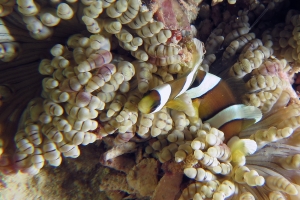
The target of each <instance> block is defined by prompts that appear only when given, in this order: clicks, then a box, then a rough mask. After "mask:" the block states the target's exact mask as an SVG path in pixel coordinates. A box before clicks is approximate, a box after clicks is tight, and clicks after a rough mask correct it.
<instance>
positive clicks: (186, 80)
mask: <svg viewBox="0 0 300 200" xmlns="http://www.w3.org/2000/svg"><path fill="white" fill-rule="evenodd" d="M193 42H194V44H195V45H194V47H193V48H194V49H193V60H192V61H191V65H192V66H193V68H192V70H191V71H190V72H189V73H187V74H185V75H183V76H181V77H180V78H178V79H176V80H173V81H170V82H167V83H164V84H162V85H159V86H157V87H155V88H153V89H152V90H150V91H148V92H147V93H146V94H144V97H143V98H142V100H141V101H140V102H139V104H138V108H139V110H140V111H141V112H142V113H146V114H149V113H155V112H157V111H160V110H161V109H162V108H163V107H164V106H165V105H166V104H167V102H169V101H171V100H173V99H175V98H176V97H178V96H180V95H181V94H183V93H184V92H186V91H187V89H188V88H189V87H190V86H191V85H192V83H193V82H194V80H195V77H196V75H197V72H198V67H199V65H200V64H201V63H202V61H203V56H204V53H205V50H204V47H203V43H202V42H201V41H200V40H198V39H196V38H194V39H193Z"/></svg>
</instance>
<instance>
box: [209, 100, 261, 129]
mask: <svg viewBox="0 0 300 200" xmlns="http://www.w3.org/2000/svg"><path fill="white" fill-rule="evenodd" d="M261 118H262V114H261V111H260V110H259V109H258V108H256V107H254V106H246V105H244V104H237V105H232V106H229V107H228V108H225V109H224V110H222V111H220V112H219V113H218V114H216V115H215V116H213V117H212V118H210V119H208V120H206V121H205V122H207V123H209V124H210V125H211V126H213V127H215V128H220V127H221V126H223V125H224V124H226V123H227V122H230V121H232V120H237V119H255V123H256V122H258V121H259V120H260V119H261Z"/></svg>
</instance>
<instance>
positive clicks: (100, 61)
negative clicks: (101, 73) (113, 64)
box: [77, 49, 112, 72]
mask: <svg viewBox="0 0 300 200" xmlns="http://www.w3.org/2000/svg"><path fill="white" fill-rule="evenodd" d="M111 59H112V55H111V53H110V51H106V50H102V49H100V50H98V51H96V52H95V53H93V54H92V55H90V56H89V58H88V59H87V60H86V61H84V62H82V63H80V64H79V65H78V67H77V69H78V71H79V72H88V71H90V70H93V69H96V68H100V67H102V66H103V65H104V64H107V63H109V62H110V61H111Z"/></svg>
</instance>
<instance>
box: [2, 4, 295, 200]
mask: <svg viewBox="0 0 300 200" xmlns="http://www.w3.org/2000/svg"><path fill="white" fill-rule="evenodd" d="M293 6H294V7H297V6H299V5H297V4H293V3H290V2H289V1H288V0H286V1H283V0H282V1H280V0H274V1H273V0H268V1H254V0H253V1H252V0H244V1H238V2H235V1H232V0H228V2H223V1H222V0H221V1H219V0H216V1H215V0H213V1H208V0H207V1H206V0H204V1H201V0H199V1H197V0H195V1H184V0H180V1H171V0H156V1H149V2H142V1H139V0H117V1H114V0H110V1H101V0H100V1H97V0H81V1H80V2H79V1H76V0H66V1H65V2H62V1H54V0H53V1H49V2H48V1H41V0H37V1H33V0H18V1H14V0H2V1H1V0H0V8H1V9H0V16H1V18H0V22H1V23H0V26H1V29H0V31H1V36H0V59H1V63H0V72H1V73H0V113H1V116H0V172H1V173H3V174H6V175H5V176H4V175H3V177H5V179H6V180H9V178H10V177H22V176H24V174H22V173H25V174H29V175H30V176H32V175H35V176H34V177H36V179H38V180H36V182H39V184H40V186H37V185H39V184H37V183H33V182H34V181H32V180H34V178H31V177H30V178H28V180H29V183H30V184H31V187H32V188H34V187H44V186H41V185H42V184H43V180H41V179H42V178H41V177H43V176H42V175H44V174H48V176H47V179H48V180H51V179H56V180H57V181H58V182H60V181H61V182H64V183H65V184H63V185H64V186H65V187H67V186H66V185H71V186H73V187H71V186H68V187H67V188H69V189H70V188H72V189H71V190H72V191H73V189H74V188H76V186H75V185H76V184H77V185H79V186H77V187H79V188H80V187H84V186H82V185H84V182H85V181H89V180H91V183H90V186H93V187H95V185H100V190H101V191H105V193H106V195H107V196H109V197H110V198H111V199H122V198H127V199H129V198H133V199H142V198H152V199H216V200H219V199H226V198H228V199H230V198H232V199H272V200H273V199H298V198H299V191H300V186H299V184H300V183H299V181H298V178H299V177H298V176H299V162H300V161H299V160H300V158H299V155H300V152H299V145H300V144H299V142H298V138H299V134H298V133H299V131H298V127H299V126H300V122H299V119H298V118H299V116H300V113H298V111H300V102H299V100H298V90H299V89H298V88H299V87H298V84H299V81H298V79H299V76H298V75H297V73H298V72H299V58H300V56H299V52H300V51H299V49H300V48H299V44H300V42H299V41H300V37H299V30H300V29H299V27H300V23H299V21H300V14H299V13H300V12H299V11H298V10H289V9H290V8H291V7H293ZM274 13H275V14H274ZM276 15H278V16H276ZM197 16H198V18H197V19H196V17H197ZM283 18H284V19H283ZM190 24H194V25H190ZM195 38H198V39H200V40H201V41H203V42H205V45H204V46H205V48H202V49H200V50H201V51H195V49H194V46H195V42H194V41H195ZM204 53H205V54H204ZM196 54H199V55H200V57H201V59H203V62H202V63H201V65H200V66H199V69H200V70H202V71H206V72H208V71H209V72H210V73H213V74H215V75H218V76H220V77H221V78H223V79H224V80H225V81H227V83H228V85H229V87H230V88H233V89H232V93H233V96H234V98H236V99H237V103H240V104H239V105H240V106H242V107H243V108H245V107H247V108H251V109H254V108H256V109H257V108H258V109H259V110H260V112H261V113H262V119H261V120H260V121H259V122H257V123H255V124H253V121H251V123H249V124H245V125H247V127H246V126H245V127H243V130H240V129H239V126H237V123H235V122H233V123H232V124H233V125H231V128H230V129H226V130H225V129H224V127H219V126H217V125H216V124H214V123H213V122H212V121H213V120H207V119H206V118H205V117H203V115H201V114H200V117H201V118H198V117H199V116H198V117H197V116H196V117H195V116H194V114H191V112H192V113H193V112H194V108H195V104H194V103H193V102H192V100H191V98H190V97H189V96H188V95H187V94H182V95H181V96H179V97H178V99H177V100H180V102H181V103H182V104H183V105H184V107H185V108H186V110H180V109H178V110H176V109H169V108H167V107H164V108H163V109H161V110H159V111H158V112H156V113H149V114H145V113H142V112H141V111H140V110H139V109H138V106H137V105H138V104H139V102H140V100H141V99H142V97H143V95H145V94H147V92H148V91H149V90H150V89H152V88H155V87H156V86H159V85H161V84H162V83H167V82H170V81H172V80H175V79H177V78H179V77H182V76H184V75H185V74H187V73H189V71H191V69H192V68H193V67H194V66H191V64H190V63H192V60H193V58H194V57H195V55H196ZM203 54H204V56H203ZM197 67H198V66H197ZM222 92H223V91H222ZM222 92H221V91H218V92H217V93H218V94H220V95H221V94H222V95H223V93H222ZM217 93H214V94H217ZM225 95H229V94H225ZM213 98H217V96H213ZM213 98H212V99H209V102H214V99H213ZM202 102H203V101H202ZM242 104H243V105H242ZM200 105H201V103H200ZM211 105H213V103H211V104H202V106H204V107H205V108H204V110H209V109H211V110H213V109H216V108H215V107H214V106H211ZM210 106H211V107H210ZM227 106H228V105H227ZM202 109H203V108H202ZM244 111H249V110H247V109H246V110H244ZM249 112H250V111H249ZM214 114H215V113H214ZM227 117H230V116H227ZM253 118H257V116H255V117H253ZM228 130H229V132H231V134H228ZM233 133H237V134H233ZM101 141H103V143H105V146H104V145H100V147H99V146H98V145H95V144H91V145H89V147H80V146H79V145H87V144H90V143H98V144H99V143H100V142H101ZM80 154H83V155H82V156H80ZM94 154H95V155H94ZM63 157H65V158H66V159H62V158H63ZM68 157H70V158H77V157H78V158H77V159H76V160H75V159H72V160H71V159H68ZM99 158H100V163H101V165H102V166H101V167H100V166H99V165H97V163H99V161H98V159H99ZM46 163H47V164H49V165H51V166H55V167H57V166H59V165H62V166H60V167H58V168H53V167H50V166H46V167H44V165H45V164H46ZM72 163H76V165H74V166H72V167H70V165H72ZM103 166H106V167H103ZM43 167H44V168H43ZM68 167H70V168H69V169H68ZM107 167H108V168H113V169H114V170H109V169H108V168H107ZM42 168H43V169H42ZM98 169H99V171H98ZM68 170H70V171H69V175H68V173H67V171H68ZM116 170H117V171H116ZM53 171H57V172H60V173H59V175H57V176H54V175H51V174H53ZM77 172H78V173H79V172H80V173H79V174H80V175H81V177H79V178H78V177H77V178H75V176H72V175H74V174H76V173H77ZM8 174H16V175H8ZM40 174H42V175H40ZM58 176H61V177H58ZM38 177H39V178H38ZM67 177H69V178H71V179H70V180H74V182H75V183H72V184H71V183H70V180H69V181H67V180H64V181H63V179H67ZM75 180H77V181H79V182H78V183H76V181H75ZM5 184H6V183H5V182H1V185H0V187H4V188H5V187H7V188H9V185H8V186H6V185H5ZM10 184H13V183H10ZM57 186H60V184H59V183H58V184H57ZM57 186H56V187H57ZM53 187H55V186H53ZM84 188H85V189H87V187H86V186H85V187H84ZM89 190H90V191H91V193H95V191H97V190H98V188H92V189H91V188H89ZM58 193H59V192H58ZM31 195H32V194H31ZM33 195H34V194H33ZM38 195H40V194H36V196H38ZM47 195H49V193H47ZM56 195H57V196H60V194H56ZM65 195H66V196H68V197H71V196H72V197H73V196H74V194H69V193H68V194H65ZM81 195H82V194H77V198H79V199H80V198H83V196H81ZM98 195H100V193H99V194H95V196H91V198H96V196H97V198H99V196H98ZM49 196H51V195H49ZM57 196H56V198H57ZM7 197H8V196H7ZM60 197H61V196H60ZM31 198H36V197H34V196H31ZM100 198H104V197H103V196H101V197H100Z"/></svg>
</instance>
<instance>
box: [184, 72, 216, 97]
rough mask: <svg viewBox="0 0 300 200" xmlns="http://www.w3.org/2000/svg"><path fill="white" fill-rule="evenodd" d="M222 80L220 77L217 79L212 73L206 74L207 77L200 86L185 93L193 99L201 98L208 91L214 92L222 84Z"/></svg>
mask: <svg viewBox="0 0 300 200" xmlns="http://www.w3.org/2000/svg"><path fill="white" fill-rule="evenodd" d="M220 80H221V78H220V77H217V76H215V75H213V74H210V73H206V75H205V76H204V79H203V81H202V82H201V83H200V85H198V86H197V87H194V88H191V89H189V90H188V91H186V92H185V93H186V94H187V95H188V96H189V97H190V98H192V99H193V98H197V97H201V96H202V95H204V94H205V93H207V92H208V91H210V90H212V89H213V88H214V87H215V86H216V85H217V84H218V83H219V82H220Z"/></svg>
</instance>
